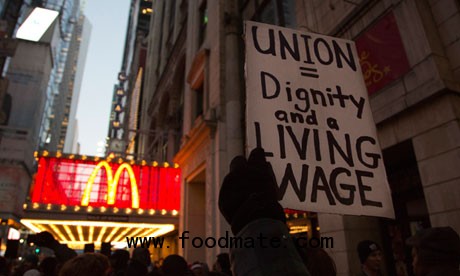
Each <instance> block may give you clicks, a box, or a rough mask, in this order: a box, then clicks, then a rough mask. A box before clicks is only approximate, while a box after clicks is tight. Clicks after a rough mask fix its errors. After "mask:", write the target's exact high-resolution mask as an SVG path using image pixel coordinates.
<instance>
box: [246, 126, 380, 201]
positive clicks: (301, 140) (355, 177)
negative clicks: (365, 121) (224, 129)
mask: <svg viewBox="0 0 460 276" xmlns="http://www.w3.org/2000/svg"><path fill="white" fill-rule="evenodd" d="M254 127H255V134H256V137H255V138H256V143H257V146H258V147H262V148H263V145H262V137H261V126H260V123H258V122H255V123H254ZM276 130H277V133H276V134H277V137H278V141H279V148H278V150H277V152H279V156H276V157H275V155H274V153H273V152H266V155H267V157H275V158H278V159H280V160H292V158H293V156H288V153H287V150H286V148H287V147H288V146H289V147H293V148H294V149H295V154H297V157H296V159H299V160H300V161H301V164H298V163H296V164H294V163H293V162H287V163H285V167H284V173H283V176H282V178H281V181H279V185H278V186H279V195H280V198H279V199H280V200H282V199H283V197H284V195H285V194H286V191H287V189H288V186H289V184H291V186H292V189H293V191H294V192H295V194H296V196H297V197H298V199H299V200H300V201H301V202H305V201H306V200H307V184H308V183H310V185H311V194H310V198H309V200H310V202H312V203H316V202H318V198H319V194H320V193H323V194H324V196H325V197H326V199H327V201H328V203H329V205H331V206H333V205H337V203H340V204H343V205H353V204H354V203H355V198H356V196H355V194H356V192H358V194H359V197H360V204H361V205H362V206H374V207H382V203H381V202H378V201H374V200H371V199H370V198H369V193H370V192H372V186H371V185H370V184H367V183H366V181H365V180H366V178H367V180H368V181H370V180H372V179H373V178H374V173H373V170H374V169H376V168H377V167H378V166H379V163H380V162H379V161H380V160H381V155H380V154H379V153H377V152H373V151H369V150H368V149H370V148H374V149H376V150H377V148H378V147H377V141H376V140H375V139H374V138H372V137H370V136H359V137H357V138H356V139H352V138H351V136H350V135H349V134H346V133H345V134H343V137H337V136H338V134H337V133H336V134H334V133H333V132H332V131H325V132H323V131H320V130H318V129H309V128H303V132H302V134H301V136H299V135H296V133H294V131H293V128H292V126H284V125H281V124H278V125H277V126H276ZM343 141H344V142H343ZM308 152H310V154H311V155H312V156H314V157H312V158H314V160H315V161H318V162H319V161H323V162H327V163H328V164H330V165H331V166H330V168H332V169H330V172H329V174H327V173H326V171H327V170H325V169H324V168H323V167H321V166H311V165H309V164H308V163H311V162H308V161H309V160H308V155H307V153H308ZM354 152H355V153H356V154H355V155H354V154H353V153H354ZM302 161H305V162H302ZM311 161H313V160H311ZM358 165H359V166H360V168H364V169H355V168H356V167H357V166H358ZM299 170H300V173H299ZM296 174H297V175H298V176H296ZM345 182H348V183H345ZM352 183H354V184H352Z"/></svg>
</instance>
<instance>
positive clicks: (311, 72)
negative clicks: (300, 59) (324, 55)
mask: <svg viewBox="0 0 460 276" xmlns="http://www.w3.org/2000/svg"><path fill="white" fill-rule="evenodd" d="M299 69H300V75H302V76H304V77H312V78H315V79H317V78H319V75H318V73H317V72H318V70H317V69H315V68H307V67H302V66H301V67H299Z"/></svg>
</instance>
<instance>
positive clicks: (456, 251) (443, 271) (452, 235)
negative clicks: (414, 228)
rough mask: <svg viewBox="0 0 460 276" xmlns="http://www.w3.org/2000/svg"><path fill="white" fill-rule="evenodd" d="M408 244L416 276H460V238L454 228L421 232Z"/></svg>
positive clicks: (410, 239)
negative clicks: (410, 248)
mask: <svg viewBox="0 0 460 276" xmlns="http://www.w3.org/2000/svg"><path fill="white" fill-rule="evenodd" d="M406 243H407V244H408V245H410V246H412V260H413V261H412V268H413V270H414V274H415V275H416V276H438V275H439V276H440V275H442V276H460V271H459V265H460V237H459V235H458V233H457V232H455V230H454V229H452V227H434V228H428V229H424V230H421V231H420V232H418V233H417V234H415V235H414V236H412V237H410V238H409V239H407V241H406Z"/></svg>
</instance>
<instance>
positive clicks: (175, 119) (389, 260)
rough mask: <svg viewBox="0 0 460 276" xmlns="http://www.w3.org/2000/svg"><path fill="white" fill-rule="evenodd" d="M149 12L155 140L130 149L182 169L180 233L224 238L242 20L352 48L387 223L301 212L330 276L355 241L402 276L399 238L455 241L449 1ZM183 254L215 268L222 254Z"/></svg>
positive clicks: (347, 259) (344, 263)
mask: <svg viewBox="0 0 460 276" xmlns="http://www.w3.org/2000/svg"><path fill="white" fill-rule="evenodd" d="M152 9H153V11H154V12H153V15H152V20H151V26H150V33H149V36H148V53H147V59H146V68H145V75H144V77H145V79H144V80H145V81H144V86H143V94H142V99H141V116H140V129H141V130H143V131H149V133H152V135H144V136H142V137H140V138H139V140H138V147H137V149H138V154H141V155H146V154H147V155H151V156H152V157H153V158H154V159H157V160H160V161H161V160H162V161H170V162H171V161H174V162H177V163H179V164H180V165H181V168H182V178H183V179H182V192H181V193H182V197H181V210H180V217H181V219H180V229H179V230H180V231H179V233H180V232H181V231H185V230H187V231H190V236H191V237H193V236H195V237H201V238H205V237H221V236H224V235H225V232H226V231H228V230H229V226H228V225H227V223H226V222H225V220H224V219H223V217H222V216H221V215H220V213H219V211H218V207H217V198H218V193H219V187H220V184H221V183H222V180H223V177H224V176H225V175H226V173H227V172H228V164H229V162H230V160H231V159H232V158H233V157H234V156H236V155H239V154H243V153H244V151H245V146H244V145H245V133H244V120H245V117H244V108H245V101H244V99H245V91H244V74H243V72H244V46H243V45H244V43H243V42H244V41H243V35H242V26H243V21H244V20H252V21H259V22H264V23H269V24H273V25H280V26H286V27H289V28H294V29H299V30H304V31H309V32H315V33H320V34H324V35H329V36H335V37H340V38H345V39H350V40H354V41H355V42H356V45H357V48H358V53H359V54H360V57H361V67H362V69H363V73H364V77H365V80H366V85H367V87H368V92H369V95H370V96H369V97H370V103H371V107H372V110H373V115H374V120H375V123H376V126H377V131H378V136H379V142H380V145H381V148H382V151H383V157H384V162H385V165H386V170H387V176H388V181H389V184H390V187H391V190H392V198H393V204H394V208H395V213H396V218H395V220H389V219H382V218H373V217H357V216H344V215H332V214H314V213H308V214H304V215H303V218H304V220H303V221H302V223H305V224H308V225H309V226H310V228H309V229H311V230H310V232H314V231H318V230H319V233H320V235H321V236H330V237H333V238H334V248H332V249H328V252H329V253H330V254H331V255H332V256H333V258H334V260H335V262H336V264H337V269H338V273H339V275H353V274H355V273H357V272H358V271H359V269H360V265H359V261H358V257H357V254H356V245H357V243H358V242H359V241H360V240H362V239H364V238H369V239H374V240H377V241H379V242H380V243H381V244H382V245H383V249H384V255H385V272H386V273H387V274H388V275H395V274H396V273H397V272H398V273H400V274H398V275H411V274H410V273H411V271H410V270H411V268H410V264H411V260H410V255H409V253H408V251H407V250H406V249H405V248H404V246H403V241H404V240H405V238H407V237H408V236H410V235H412V234H413V233H415V231H416V230H418V229H420V228H423V227H429V226H446V225H449V226H452V227H453V228H454V229H455V230H456V231H457V232H460V203H459V202H460V200H459V199H460V173H459V171H460V170H458V164H459V161H460V155H459V146H460V139H459V138H460V126H459V118H460V112H459V110H460V108H459V106H460V98H459V97H458V92H460V83H459V80H460V59H459V58H458V57H459V56H460V55H459V53H460V31H459V30H458V26H459V25H460V24H459V23H460V12H459V11H460V3H459V2H458V1H455V0H439V1H436V0H382V1H376V0H354V1H345V0H344V1H342V0H333V1H322V0H241V1H236V0H232V1H206V0H190V1H184V0H182V1H181V0H175V1H171V0H168V1H165V0H158V1H154V2H153V7H152ZM294 215H295V217H298V218H299V217H302V216H301V215H300V214H298V213H295V214H294ZM316 234H318V233H316ZM180 250H181V252H180V253H181V254H183V255H184V256H185V258H186V259H187V260H188V261H190V262H193V261H196V260H199V261H206V262H207V263H208V264H212V263H213V261H214V260H215V256H216V255H217V253H219V252H221V251H225V250H226V249H219V248H203V247H202V248H194V247H193V246H192V245H191V244H185V246H184V248H181V249H180Z"/></svg>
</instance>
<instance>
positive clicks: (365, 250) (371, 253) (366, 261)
mask: <svg viewBox="0 0 460 276" xmlns="http://www.w3.org/2000/svg"><path fill="white" fill-rule="evenodd" d="M357 251H358V256H359V260H360V261H361V270H362V271H361V274H359V276H379V275H382V272H381V269H382V263H383V259H382V250H381V249H380V246H379V245H378V244H377V243H376V242H374V241H370V240H364V241H361V242H359V243H358V247H357Z"/></svg>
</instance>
